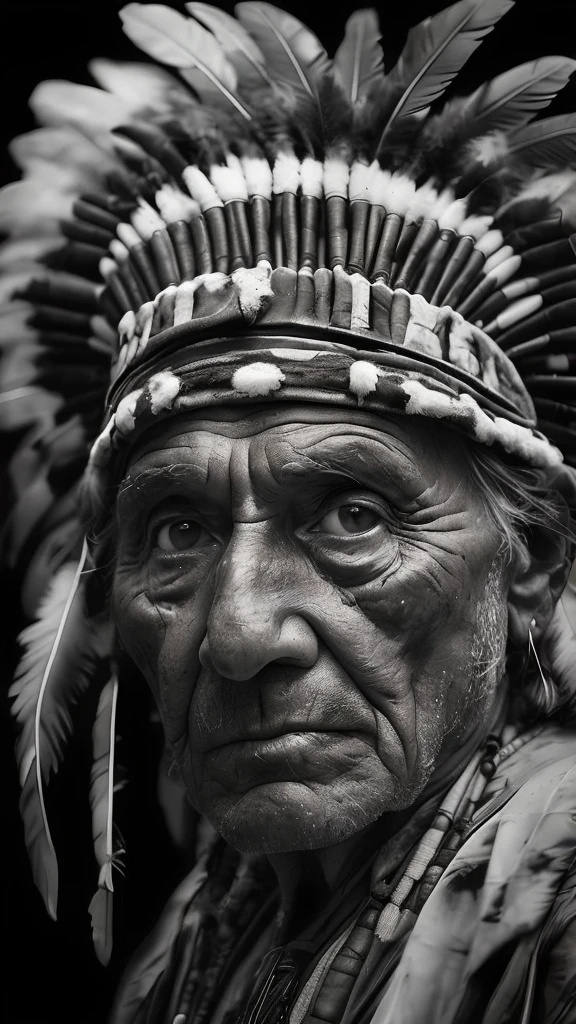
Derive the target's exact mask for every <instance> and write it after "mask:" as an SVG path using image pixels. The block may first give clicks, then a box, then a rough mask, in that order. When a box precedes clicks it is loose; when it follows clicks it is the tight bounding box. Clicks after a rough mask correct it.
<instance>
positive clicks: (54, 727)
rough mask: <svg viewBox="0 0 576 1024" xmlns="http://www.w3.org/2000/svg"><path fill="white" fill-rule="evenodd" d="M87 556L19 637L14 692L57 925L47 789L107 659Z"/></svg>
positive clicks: (35, 855) (29, 809)
mask: <svg viewBox="0 0 576 1024" xmlns="http://www.w3.org/2000/svg"><path fill="white" fill-rule="evenodd" d="M86 558H87V548H86V542H84V544H83V547H82V553H81V555H80V559H79V561H78V562H69V563H67V564H66V565H64V566H62V568H61V569H60V570H59V572H58V573H57V574H56V575H55V576H54V578H53V580H52V583H51V585H50V588H49V590H48V593H47V594H46V597H45V598H44V600H43V601H42V602H41V604H40V606H39V608H38V613H37V615H38V617H37V621H36V622H34V623H33V624H32V625H30V626H28V627H27V628H26V629H25V630H24V631H23V632H22V634H21V636H20V642H21V643H22V645H23V646H24V648H25V653H24V656H23V658H22V661H21V662H20V665H19V667H18V669H17V672H16V677H15V681H14V683H13V684H12V686H11V688H10V691H9V692H10V696H11V697H14V698H15V699H14V704H13V706H12V713H13V714H14V715H15V717H16V721H17V723H18V725H19V726H20V736H19V738H18V741H17V744H16V756H17V760H18V765H19V771H20V783H21V786H22V798H21V804H20V807H21V812H22V817H23V819H24V829H25V841H26V846H27V848H28V853H29V855H30V860H31V863H32V871H33V875H34V881H35V883H36V885H37V886H38V889H39V890H40V893H41V895H42V897H43V899H44V902H45V904H46V907H47V910H48V913H49V914H50V915H51V917H53V918H54V919H55V918H56V904H57V898H58V865H57V861H56V853H55V850H54V845H53V842H52V837H51V835H50V828H49V825H48V819H47V816H46V806H45V800H44V785H45V783H46V782H47V781H48V779H49V777H50V775H51V774H53V773H54V772H56V771H57V769H58V766H59V764H60V761H61V758H62V753H63V748H64V745H65V743H66V740H67V739H68V736H69V735H70V732H71V730H72V719H71V705H72V704H73V703H74V702H75V701H76V700H77V699H78V698H79V697H80V695H81V694H82V693H83V692H84V691H85V690H86V689H87V688H88V685H89V682H90V669H91V668H92V667H93V664H94V662H95V661H96V660H97V659H98V658H100V657H103V656H104V654H105V644H106V642H107V637H106V639H104V637H103V636H102V635H100V634H99V633H98V630H97V629H96V628H95V627H94V625H92V624H90V623H89V621H88V620H87V619H86V616H85V612H84V606H83V594H82V589H81V587H80V580H81V576H82V572H83V570H84V567H85V563H86Z"/></svg>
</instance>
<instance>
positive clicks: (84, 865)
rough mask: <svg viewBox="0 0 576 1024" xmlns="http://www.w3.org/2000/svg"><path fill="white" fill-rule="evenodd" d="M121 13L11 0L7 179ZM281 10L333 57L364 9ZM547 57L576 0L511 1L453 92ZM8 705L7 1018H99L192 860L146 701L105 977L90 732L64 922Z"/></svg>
mask: <svg viewBox="0 0 576 1024" xmlns="http://www.w3.org/2000/svg"><path fill="white" fill-rule="evenodd" d="M122 6H123V4H122V3H120V2H118V3H111V2H98V0H93V2H88V0H73V2H66V3H54V2H43V0H35V2H34V0H16V2H6V0H4V3H3V5H2V7H1V9H0V28H1V31H2V44H1V50H0V52H1V55H2V62H1V68H0V70H1V75H2V93H1V95H2V107H3V114H2V118H3V123H2V134H3V139H2V164H1V167H0V180H1V182H2V183H4V182H6V181H10V180H12V179H13V178H14V177H16V176H17V173H16V169H15V167H14V166H13V165H12V163H11V160H10V158H9V155H8V153H7V150H6V147H7V144H8V141H9V140H10V138H12V137H13V136H14V135H17V134H20V133H22V132H25V131H28V130H30V129H31V128H33V127H34V125H33V121H32V118H31V115H30V113H29V111H28V108H27V98H28V96H29V94H30V93H31V91H32V89H33V88H34V86H35V85H36V84H37V83H38V82H39V81H41V80H43V79H45V78H67V79H70V80H72V81H77V82H84V83H90V78H89V76H88V73H87V71H86V65H87V62H88V61H89V59H90V58H91V57H95V56H106V57H111V58H118V59H136V60H137V59H139V58H138V54H137V53H136V51H135V50H134V49H133V48H132V45H131V44H130V42H129V41H128V40H127V39H126V38H125V37H124V35H123V33H122V30H121V27H120V22H119V19H118V17H117V12H118V10H119V9H120V8H121V7H122ZM171 6H174V7H178V6H179V5H178V4H177V3H173V4H171ZM217 6H219V7H221V8H222V9H224V10H227V11H232V9H233V4H231V3H219V4H218V5H217ZM283 6H284V7H286V8H287V9H289V10H290V11H291V12H292V13H293V14H295V15H296V16H297V17H299V18H301V19H302V20H303V21H305V22H306V23H307V24H308V25H309V26H310V28H312V29H313V30H314V31H315V32H316V33H317V34H318V35H319V36H321V38H322V40H323V42H324V43H325V45H326V47H327V49H328V51H329V52H333V51H334V49H335V48H336V46H337V44H338V42H339V40H340V38H341V35H342V32H343V28H344V23H345V20H346V17H347V15H348V14H349V13H351V11H352V10H355V9H357V8H359V7H362V6H364V4H362V3H347V4H339V3H302V2H292V3H284V4H283ZM444 6H445V2H440V3H439V2H430V0H428V2H414V0H404V2H391V0H388V2H387V3H384V4H382V6H381V7H380V18H381V24H382V33H383V43H384V49H385V54H386V58H387V63H388V64H390V63H392V62H393V60H394V59H395V57H396V56H397V55H398V53H399V51H400V50H401V48H402V44H403V40H404V38H405V34H406V31H407V29H408V28H409V26H410V25H411V24H415V23H416V22H418V21H419V20H421V19H422V18H424V17H426V16H427V15H428V14H431V13H435V12H436V11H438V10H440V9H441V8H442V7H444ZM546 53H564V54H567V55H570V56H576V3H575V0H540V2H538V3H536V2H534V0H517V4H516V7H515V8H514V9H513V10H512V11H511V12H509V13H508V14H507V15H506V17H505V18H504V19H503V21H502V22H501V23H500V25H499V26H498V28H497V29H496V31H495V32H494V33H493V34H492V35H491V36H489V37H488V38H487V39H486V40H485V41H484V43H483V44H482V46H481V48H480V49H479V50H478V51H477V53H476V54H475V55H474V57H473V58H472V59H471V60H470V61H469V63H468V65H467V68H466V72H465V73H464V74H463V75H461V76H460V77H459V84H460V86H461V87H462V86H464V88H465V89H466V90H469V89H472V88H474V87H476V86H477V85H478V84H480V82H481V81H483V80H484V79H486V78H489V77H492V76H493V75H495V74H498V73H499V72H501V71H503V70H506V69H507V68H508V67H511V66H513V65H514V64H519V63H522V62H524V61H526V60H530V59H533V58H536V57H538V56H542V55H543V54H546ZM568 110H576V82H573V83H572V84H571V85H570V86H569V87H568V88H567V89H566V90H565V92H564V93H563V95H562V97H560V98H559V99H558V100H557V101H556V102H555V104H554V106H553V107H552V108H551V109H550V112H551V113H562V112H564V111H568ZM0 497H1V496H0ZM1 593H2V595H3V602H2V604H3V606H2V611H1V614H2V621H3V623H4V629H5V632H4V636H5V641H4V644H3V647H2V652H3V657H2V671H3V675H4V676H5V686H4V689H5V690H6V689H7V687H8V685H9V680H10V675H11V671H12V667H13V663H14V643H13V637H14V635H15V633H16V631H17V630H18V628H20V626H21V625H22V623H21V622H20V616H19V612H18V599H17V591H16V590H15V584H14V581H13V580H11V579H9V578H6V579H5V581H4V586H3V588H2V591H1ZM2 703H3V733H2V746H1V750H2V780H3V782H4V783H5V785H4V792H5V793H6V800H5V804H4V807H3V810H2V818H1V821H2V848H3V849H4V851H5V853H6V854H7V859H6V862H5V865H4V867H3V872H2V882H3V892H2V901H1V902H2V907H3V909H4V914H3V920H2V938H3V945H4V952H3V954H2V957H1V961H0V962H1V963H2V967H3V971H2V976H3V980H2V981H0V989H1V991H2V998H3V1009H2V1019H3V1020H4V1021H5V1022H6V1024H50V1022H52V1021H54V1022H58V1024H102V1022H103V1021H104V1020H105V1018H106V1011H107V1008H108V1006H109V1004H110V998H111V993H112V991H113V989H114V986H115V984H116V981H117V978H118V974H119V972H120V971H121V969H122V967H123V965H124V963H125V962H126V959H127V957H128V955H129V953H130V951H131V950H132V949H133V948H134V946H135V944H136V943H137V942H138V941H139V940H140V938H141V937H142V935H143V934H145V932H146V930H147V929H148V928H149V927H150V926H151V924H152V923H153V921H154V918H155V916H156V915H157V913H158V910H159V907H160V906H161V905H162V902H163V901H164V899H165V898H166V897H167V895H168V893H169V892H170V890H171V889H172V888H173V887H174V885H175V884H176V882H177V881H178V878H179V876H180V875H181V874H182V873H183V870H184V869H185V866H186V865H185V864H184V862H183V861H182V859H181V858H180V857H179V856H178V855H177V854H175V853H174V851H173V850H172V848H171V846H170V844H169V842H168V840H167V837H166V833H165V829H164V827H163V821H162V818H161V815H160V813H159V811H158V808H157V805H156V801H155V797H154V788H155V774H156V764H157V760H158V756H159V750H160V743H159V737H158V736H157V734H156V731H155V730H154V729H151V728H150V726H149V724H148V717H149V705H148V696H147V694H146V693H145V691H144V689H143V687H142V685H141V683H140V681H139V680H138V679H135V680H133V681H132V684H131V688H130V692H129V693H128V694H127V695H126V696H125V697H124V698H123V711H122V717H121V733H122V744H121V755H122V759H123V761H124V763H125V764H126V765H127V768H128V772H129V776H130V781H129V784H128V786H127V787H126V788H125V790H124V791H123V793H122V794H121V796H120V798H119V800H118V804H119V806H118V817H119V820H120V826H121V828H122V831H123V833H124V836H125V838H126V841H127V845H128V857H127V880H126V882H125V883H123V884H122V885H121V886H120V887H119V894H118V900H117V903H118V907H117V913H116V921H117V929H116V933H117V934H116V945H115V952H114V956H113V959H112V963H111V965H110V967H109V968H107V969H106V970H105V969H103V968H102V967H100V965H99V964H98V963H97V962H96V960H95V958H94V955H93V953H92V949H91V942H90V928H89V920H88V915H87V906H88V902H89V900H90V897H91V895H92V892H93V887H94V867H93V863H92V860H91V848H90V822H89V814H88V799H87V796H88V764H87V755H86V747H87V740H88V736H87V734H85V733H82V732H81V733H80V735H79V736H78V737H77V739H76V741H75V744H74V745H73V748H72V751H71V756H70V762H69V763H70V764H72V765H73V768H68V770H67V771H66V770H65V771H64V772H63V773H62V776H61V778H60V779H59V780H58V781H57V783H56V785H55V786H54V787H53V794H52V798H51V804H52V803H53V804H54V807H53V810H52V813H53V828H54V833H55V837H56V844H57V848H58V854H59V861H60V870H61V885H60V906H59V923H58V924H57V925H56V924H53V923H52V922H51V921H50V920H49V918H48V917H47V915H46V914H45V912H44V910H43V906H42V903H41V900H40V898H39V897H38V895H37V894H36V892H35V889H34V887H33V885H32V883H31V880H30V874H29V869H28V864H27V860H26V853H25V850H24V846H23V841H22V830H21V825H20V819H19V815H18V809H17V801H18V787H17V783H16V775H15V770H14V764H13V757H12V733H11V726H10V723H9V719H8V713H7V702H6V701H4V700H3V702H2ZM143 737H144V738H145V742H144V744H142V738H143Z"/></svg>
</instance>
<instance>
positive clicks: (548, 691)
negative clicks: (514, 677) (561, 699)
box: [528, 619, 556, 714]
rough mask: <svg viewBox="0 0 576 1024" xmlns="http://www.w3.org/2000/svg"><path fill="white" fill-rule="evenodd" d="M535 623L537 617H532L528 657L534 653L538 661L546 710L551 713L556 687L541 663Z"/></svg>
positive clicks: (529, 629) (529, 628)
mask: <svg viewBox="0 0 576 1024" xmlns="http://www.w3.org/2000/svg"><path fill="white" fill-rule="evenodd" d="M535 625H536V619H532V621H531V623H530V625H529V626H528V659H530V655H531V654H533V655H534V659H535V661H536V664H537V666H538V671H539V673H540V678H541V679H542V685H543V687H544V710H545V711H546V713H547V714H550V712H551V711H552V710H553V709H554V704H555V703H556V701H555V695H554V689H553V687H552V685H551V683H550V680H549V679H547V678H546V676H545V675H544V672H543V670H542V665H541V664H540V658H539V657H538V654H537V652H536V648H535V646H534V639H533V637H532V627H533V626H535Z"/></svg>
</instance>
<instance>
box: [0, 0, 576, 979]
mask: <svg viewBox="0 0 576 1024" xmlns="http://www.w3.org/2000/svg"><path fill="white" fill-rule="evenodd" d="M184 6H185V9H186V13H181V12H179V11H177V10H175V9H173V8H168V7H165V6H162V5H160V4H139V3H129V4H128V5H127V6H126V7H125V8H124V9H123V10H122V11H121V12H120V16H121V19H122V24H123V27H124V30H125V32H126V34H127V36H128V37H129V39H130V40H131V42H132V43H133V44H135V46H136V47H138V48H139V49H140V50H142V51H143V52H144V53H145V54H146V56H147V58H151V59H152V62H153V63H150V62H148V63H138V62H137V61H133V60H129V61H128V62H127V63H114V62H110V61H106V60H96V61H93V62H92V64H91V71H92V74H93V77H94V79H95V81H96V83H97V86H98V87H87V86H79V85H74V84H71V83H67V82H60V81H50V82H44V83H42V84H41V85H39V86H38V87H37V89H36V90H35V92H34V93H33V95H32V98H31V105H32V108H33V111H34V113H35V115H36V118H37V120H38V122H39V125H40V127H39V128H38V129H36V130H35V131H33V132H31V133H29V134H28V135H25V136H22V137H21V138H19V139H17V140H15V142H14V143H13V145H12V154H13V157H14V159H15V160H16V162H17V163H18V164H19V165H20V166H21V168H22V171H23V178H22V180H21V181H19V182H17V183H15V184H12V185H9V186H8V187H7V188H6V189H5V190H4V191H3V192H2V193H1V194H0V229H1V230H2V231H3V232H5V233H6V234H7V235H8V240H7V242H6V243H5V244H4V246H3V248H2V250H1V251H0V268H2V269H3V270H4V271H5V278H4V283H3V284H2V286H1V294H2V297H3V299H4V305H3V306H2V309H1V311H0V328H1V330H2V350H3V363H2V368H1V369H2V375H3V391H2V393H0V423H1V424H2V426H3V428H4V429H7V430H12V429H19V430H21V429H25V428H29V434H28V436H27V437H26V438H25V440H24V441H23V443H22V444H21V445H20V447H19V448H18V450H17V452H16V455H15V457H14V460H13V463H12V471H11V481H12V486H13V491H14V499H15V501H14V511H13V514H12V516H11V519H10V522H9V524H8V528H7V537H8V544H9V547H10V557H11V559H12V564H13V566H14V568H15V569H16V570H17V571H18V572H19V574H20V575H21V577H22V580H23V593H24V595H25V603H26V609H27V611H29V612H30V614H31V616H32V617H33V618H34V619H35V621H34V622H33V624H32V625H30V626H29V627H28V628H27V629H26V630H25V632H24V634H23V636H22V642H23V644H24V647H25V654H24V657H23V661H22V663H21V665H20V668H19V669H18V672H17V677H16V682H15V684H14V687H13V691H12V692H13V696H14V697H15V703H14V711H15V715H16V719H17V723H18V726H19V728H20V738H19V741H18V758H19V761H20V765H21V777H22V784H23V797H22V811H23V814H24V818H25V828H26V835H27V842H28V846H29V849H30V854H31V858H32V863H33V870H34V876H35V879H36V881H37V884H38V885H39V887H40V889H41V891H42V893H43V896H44V898H45V900H46V903H47V906H48V908H49V910H50V912H51V913H52V914H54V913H55V908H56V879H57V868H56V856H55V850H54V845H53V842H52V838H51V834H50V830H49V827H48V820H47V814H46V801H45V793H44V790H45V786H46V783H47V781H48V777H49V775H50V774H51V773H52V772H54V771H55V770H56V769H57V767H58V763H59V761H60V758H61V755H62V751H63V746H64V742H65V739H66V736H67V735H68V733H69V731H70V729H71V726H72V710H71V709H72V705H73V704H74V702H75V701H76V699H77V698H79V697H80V696H81V694H82V693H83V691H84V690H85V689H86V687H87V686H88V685H89V682H90V678H91V677H92V676H93V675H96V676H98V678H99V679H100V680H101V681H102V680H103V679H105V678H111V682H109V683H107V684H106V685H105V686H104V688H103V690H102V695H101V699H100V704H99V708H98V713H97V717H96V723H95V726H94V758H95V767H94V773H93V781H92V804H93V817H94V841H95V851H96V859H97V864H98V869H99V878H98V891H97V893H96V896H95V897H94V899H93V901H92V904H91V913H92V919H93V929H94V936H95V943H96V947H97V950H98V955H99V956H100V958H101V959H102V960H106V959H107V958H108V957H109V952H110V941H111V940H110V937H111V906H110V898H111V891H112V888H113V885H112V876H111V868H112V865H113V863H115V861H116V859H117V853H116V851H115V849H114V846H113V839H112V813H111V807H112V793H113V790H114V765H113V761H114V753H113V738H114V716H115V707H116V700H117V690H118V685H119V684H118V681H117V680H116V677H115V675H114V672H113V670H112V668H111V666H110V664H109V660H110V640H109V631H108V627H107V626H105V624H103V623H102V622H101V621H100V620H95V619H91V618H90V616H88V615H87V612H86V602H85V590H86V586H85V578H86V568H87V566H89V567H90V568H92V567H93V558H94V557H95V555H94V552H93V551H92V549H91V548H90V549H89V548H88V546H87V545H86V543H84V546H83V547H82V535H83V526H82V525H81V522H80V515H79V508H80V502H82V508H83V509H84V511H85V513H86V514H87V515H88V517H89V519H90V521H91V522H92V523H94V522H99V523H100V526H101V525H102V521H105V519H106V516H109V507H108V504H107V503H108V500H109V494H110V493H111V491H110V485H113V484H114V482H115V475H114V474H115V472H116V469H115V467H116V455H117V452H118V451H120V450H122V449H123V448H125V447H126V445H129V444H130V443H132V442H133V441H134V438H135V437H136V436H137V435H138V434H139V432H140V431H142V430H144V429H146V428H147V426H149V425H150V424H151V423H156V422H158V419H159V418H161V417H162V416H165V415H173V414H174V413H175V412H178V411H179V410H180V409H186V408H191V407H192V408H195V407H198V406H201V405H202V404H210V403H212V402H215V401H218V402H232V401H261V400H264V401H271V400H275V399H276V398H281V399H290V398H293V399H294V400H297V399H298V398H299V397H301V396H302V395H303V394H304V395H306V396H308V400H314V401H318V402H331V401H333V400H334V394H335V391H338V394H339V403H340V405H341V406H346V405H348V406H352V407H354V406H358V405H363V406H365V407H366V408H369V409H373V410H375V411H378V410H390V409H392V410H393V411H395V412H397V413H401V414H407V415H410V414H416V415H420V416H422V415H424V416H433V417H442V418H444V419H446V420H447V421H448V422H449V423H450V424H451V425H452V426H453V427H454V428H455V429H457V430H460V431H462V432H463V433H465V434H467V435H468V436H471V437H473V438H475V439H476V440H477V441H480V442H481V443H485V444H490V445H494V446H496V447H497V448H498V449H499V450H500V451H504V452H506V453H508V456H509V457H512V458H515V459H518V460H520V461H522V462H524V463H529V464H532V465H537V466H540V467H543V469H544V470H547V469H548V468H550V467H551V468H552V471H553V472H554V473H555V474H556V475H557V474H558V473H560V472H561V471H560V469H559V465H560V462H561V459H562V455H563V457H564V460H565V461H564V467H565V468H564V469H563V470H562V472H565V473H570V472H571V470H569V469H568V468H567V467H568V466H570V467H574V466H576V376H575V374H574V365H575V359H576V356H575V352H576V328H575V327H574V323H575V317H576V262H575V249H576V115H574V114H563V115H556V116H552V117H545V116H544V117H543V116H542V114H543V112H544V111H545V108H546V106H547V105H548V104H549V103H550V102H551V101H552V100H553V99H554V97H555V95H556V94H557V93H558V92H559V90H561V89H562V88H563V86H564V85H565V84H566V82H567V81H568V79H569V77H570V75H571V74H572V73H573V71H574V70H575V69H576V61H574V60H572V59H570V58H569V57H562V56H560V57H558V56H553V57H543V58H541V59H540V60H537V61H534V62H532V63H530V64H523V65H520V66H519V67H517V68H513V69H512V70H510V71H508V72H505V73H504V74H500V75H498V76H497V77H496V78H494V79H493V80H492V81H489V82H487V83H485V84H484V85H482V86H481V87H480V88H478V89H476V91H475V92H474V93H473V94H472V95H471V96H469V97H461V96H456V98H454V95H452V94H451V92H450V91H449V90H451V88H452V87H453V85H454V83H455V81H456V85H457V76H458V73H459V71H460V69H461V68H462V67H463V66H464V64H465V63H466V61H467V60H468V58H469V57H470V56H471V55H472V54H473V52H474V51H475V50H476V49H477V47H478V46H479V45H480V43H481V41H482V39H483V38H484V37H485V36H486V35H487V34H488V33H489V32H491V31H492V30H493V29H494V28H495V27H496V26H497V24H498V22H499V21H500V19H501V18H502V17H503V16H504V15H505V14H506V13H507V11H508V10H509V9H510V8H511V6H512V0H459V2H458V3H456V4H454V5H453V6H451V7H448V8H447V9H445V10H443V11H440V12H439V13H438V14H436V15H434V16H433V17H430V18H427V19H426V20H425V21H424V22H422V24H420V25H417V26H415V27H414V28H412V29H411V30H410V32H409V34H408V38H407V40H406V46H405V49H404V51H403V53H402V54H401V56H400V57H399V59H398V61H397V63H396V65H395V66H394V67H393V68H392V69H391V70H390V71H388V73H385V71H384V63H383V57H382V50H381V46H380V43H379V39H378V21H377V16H376V14H375V12H374V11H372V10H361V11H356V12H355V13H354V14H353V15H352V16H351V18H350V19H349V21H348V23H347V25H346V30H345V35H344V39H343V41H342V43H341V45H340V46H339V47H338V49H337V51H336V53H335V55H334V57H333V58H331V56H330V55H329V54H328V53H327V52H326V50H325V48H324V46H323V45H322V43H321V42H320V40H319V39H318V38H317V37H316V36H315V35H314V34H313V33H312V32H311V31H310V30H309V29H308V28H307V27H306V26H305V25H303V24H302V23H301V22H300V21H299V20H298V19H297V18H295V17H293V16H292V15H291V14H288V13H287V12H286V11H282V10H280V9H278V8H276V7H274V6H272V5H271V4H268V3H264V2H261V0H250V2H243V3H239V4H238V5H237V8H236V17H235V18H233V17H231V16H230V15H228V14H225V13H224V12H223V11H221V10H219V9H218V8H216V7H212V6H211V5H209V4H204V3H196V2H191V3H187V4H185V5H184ZM253 335H257V346H256V347H257V349H258V354H257V356H255V354H254V348H253V347H251V344H252V343H251V341H250V338H251V336H253ZM215 337H216V338H220V339H222V338H226V337H230V339H231V342H230V346H229V349H228V350H226V351H224V352H222V351H220V350H219V349H218V347H217V346H216V348H215V349H214V351H212V350H211V348H210V344H209V343H210V340H211V339H213V338H215ZM197 340H202V341H203V342H204V345H203V346H200V347H197V348H195V347H194V346H195V342H196V341H197ZM342 343H343V344H342ZM294 353H296V354H294ZM184 355H186V358H184ZM203 359H204V360H205V359H209V360H210V375H209V376H210V388H209V389H208V390H207V389H206V386H205V383H204V384H203V381H204V382H205V380H206V374H204V377H203V376H202V374H203V373H204V371H205V365H206V364H205V362H203V361H202V360H203ZM103 416H104V428H103V429H102V417H103ZM560 451H561V452H562V455H561V454H560ZM80 548H82V554H81V555H80V554H79V552H80ZM74 559H76V560H74ZM558 629H559V632H560V633H561V634H562V653H561V655H558V657H559V658H560V661H561V662H562V664H564V663H565V662H566V660H567V655H566V650H567V646H566V645H568V644H569V643H570V644H572V640H573V638H571V637H570V636H569V634H568V632H567V631H566V630H565V629H560V627H558ZM549 660H553V657H552V656H550V658H549ZM120 685H121V681H120Z"/></svg>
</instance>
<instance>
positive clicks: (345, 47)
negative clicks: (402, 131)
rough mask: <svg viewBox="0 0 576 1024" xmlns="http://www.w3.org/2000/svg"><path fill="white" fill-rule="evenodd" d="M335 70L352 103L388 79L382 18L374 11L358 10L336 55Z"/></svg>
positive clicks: (368, 9) (348, 25)
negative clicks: (382, 41) (382, 39)
mask: <svg viewBox="0 0 576 1024" xmlns="http://www.w3.org/2000/svg"><path fill="white" fill-rule="evenodd" d="M334 68H335V70H336V72H337V75H338V77H339V79H340V80H341V82H342V85H343V87H344V89H345V92H346V95H347V96H348V99H349V100H350V102H351V103H353V104H354V103H357V102H358V101H360V100H362V99H363V98H364V97H365V96H366V94H367V93H368V92H369V90H370V89H371V88H372V86H373V85H377V84H379V83H380V82H381V79H383V77H384V59H383V54H382V45H381V37H380V25H379V22H378V15H377V14H376V11H375V10H374V9H373V8H371V7H370V8H364V9H362V10H359V11H354V13H353V14H351V15H350V17H349V18H348V21H347V22H346V29H345V33H344V39H343V40H342V42H341V43H340V46H339V47H338V49H337V51H336V54H335V56H334Z"/></svg>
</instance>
